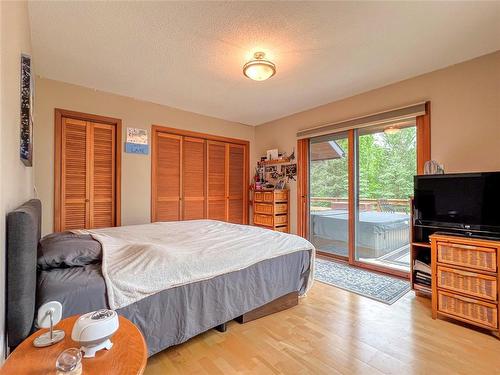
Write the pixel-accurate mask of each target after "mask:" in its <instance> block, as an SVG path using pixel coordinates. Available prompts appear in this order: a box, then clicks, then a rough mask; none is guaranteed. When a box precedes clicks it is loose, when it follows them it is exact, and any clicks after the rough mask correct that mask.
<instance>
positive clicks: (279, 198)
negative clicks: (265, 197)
mask: <svg viewBox="0 0 500 375" xmlns="http://www.w3.org/2000/svg"><path fill="white" fill-rule="evenodd" d="M274 200H275V201H276V202H283V201H287V200H288V193H287V191H280V190H275V191H274Z"/></svg>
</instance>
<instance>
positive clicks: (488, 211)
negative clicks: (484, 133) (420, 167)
mask: <svg viewBox="0 0 500 375" xmlns="http://www.w3.org/2000/svg"><path fill="white" fill-rule="evenodd" d="M414 183H415V192H414V220H415V225H419V226H428V227H435V228H442V229H443V230H446V229H453V230H461V231H466V232H469V233H468V234H469V235H474V234H477V235H484V236H494V237H500V172H484V173H460V174H443V175H421V176H415V180H414Z"/></svg>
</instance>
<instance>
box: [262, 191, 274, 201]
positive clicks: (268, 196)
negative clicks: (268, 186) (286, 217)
mask: <svg viewBox="0 0 500 375" xmlns="http://www.w3.org/2000/svg"><path fill="white" fill-rule="evenodd" d="M264 202H274V193H273V192H272V191H266V192H264Z"/></svg>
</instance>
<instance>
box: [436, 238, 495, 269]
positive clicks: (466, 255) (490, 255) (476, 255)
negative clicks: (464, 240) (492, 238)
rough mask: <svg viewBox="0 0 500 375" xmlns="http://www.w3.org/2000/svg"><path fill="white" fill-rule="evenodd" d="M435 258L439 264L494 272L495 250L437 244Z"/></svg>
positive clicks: (445, 243)
mask: <svg viewBox="0 0 500 375" xmlns="http://www.w3.org/2000/svg"><path fill="white" fill-rule="evenodd" d="M437 258H438V262H440V263H447V264H454V265H457V266H463V267H469V268H474V269H477V270H483V271H489V272H496V271H497V253H496V249H493V248H488V247H479V246H470V245H463V244H458V243H448V242H438V243H437Z"/></svg>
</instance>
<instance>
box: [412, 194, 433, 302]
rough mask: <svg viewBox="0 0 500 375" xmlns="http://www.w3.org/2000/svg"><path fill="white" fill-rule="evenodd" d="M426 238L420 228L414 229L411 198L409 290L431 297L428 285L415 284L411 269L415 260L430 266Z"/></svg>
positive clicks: (413, 271) (426, 234) (429, 244)
mask: <svg viewBox="0 0 500 375" xmlns="http://www.w3.org/2000/svg"><path fill="white" fill-rule="evenodd" d="M428 236H429V234H428V233H423V231H422V230H421V229H420V228H416V227H415V225H414V221H413V198H412V199H411V210H410V239H411V241H410V283H411V289H412V290H414V291H415V293H420V294H421V295H424V296H426V297H430V296H431V295H432V288H431V286H430V285H424V284H420V283H418V282H417V280H416V278H415V270H414V269H413V267H414V263H415V260H417V259H419V260H421V261H424V262H425V263H427V264H429V267H430V266H431V243H430V240H429V237H428Z"/></svg>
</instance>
